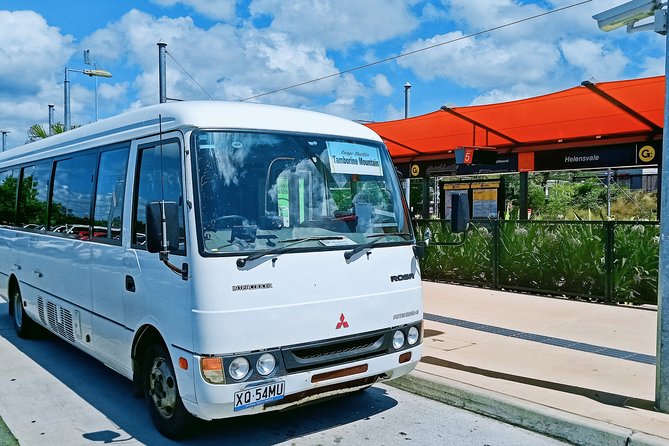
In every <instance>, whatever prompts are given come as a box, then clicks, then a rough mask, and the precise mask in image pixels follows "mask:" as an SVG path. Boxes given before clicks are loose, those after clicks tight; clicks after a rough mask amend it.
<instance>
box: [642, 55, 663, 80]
mask: <svg viewBox="0 0 669 446" xmlns="http://www.w3.org/2000/svg"><path fill="white" fill-rule="evenodd" d="M641 67H642V68H643V71H642V72H641V75H640V76H641V77H649V76H662V75H664V70H665V64H664V57H646V58H644V60H643V62H642V63H641Z"/></svg>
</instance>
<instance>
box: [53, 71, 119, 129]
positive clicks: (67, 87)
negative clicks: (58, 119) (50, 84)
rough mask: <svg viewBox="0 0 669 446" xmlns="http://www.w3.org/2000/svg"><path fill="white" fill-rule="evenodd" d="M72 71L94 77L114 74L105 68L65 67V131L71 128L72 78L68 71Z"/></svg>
mask: <svg viewBox="0 0 669 446" xmlns="http://www.w3.org/2000/svg"><path fill="white" fill-rule="evenodd" d="M70 71H71V72H73V73H83V74H85V75H87V76H91V77H94V76H96V77H112V74H111V73H110V72H109V71H105V70H97V69H95V70H75V69H74V68H68V67H65V82H64V85H63V89H64V94H63V96H64V98H63V102H64V105H63V114H64V115H65V118H64V120H65V125H64V128H63V131H64V132H67V131H68V130H70V79H69V77H68V73H69V72H70ZM96 97H97V95H96Z"/></svg>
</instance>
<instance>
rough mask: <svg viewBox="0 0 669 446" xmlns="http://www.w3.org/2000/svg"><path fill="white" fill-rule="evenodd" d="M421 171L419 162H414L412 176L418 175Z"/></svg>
mask: <svg viewBox="0 0 669 446" xmlns="http://www.w3.org/2000/svg"><path fill="white" fill-rule="evenodd" d="M419 173H420V167H419V166H418V164H414V165H412V166H411V176H412V177H417V176H418V174H419Z"/></svg>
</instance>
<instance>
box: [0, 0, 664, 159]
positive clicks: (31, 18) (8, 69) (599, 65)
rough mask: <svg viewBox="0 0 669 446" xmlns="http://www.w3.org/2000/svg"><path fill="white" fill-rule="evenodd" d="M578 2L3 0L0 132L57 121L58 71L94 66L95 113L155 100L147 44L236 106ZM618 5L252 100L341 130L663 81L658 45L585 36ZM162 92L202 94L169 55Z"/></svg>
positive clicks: (83, 119)
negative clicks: (310, 115)
mask: <svg viewBox="0 0 669 446" xmlns="http://www.w3.org/2000/svg"><path fill="white" fill-rule="evenodd" d="M578 2H579V0H550V1H549V0H538V1H531V0H522V1H521V0H292V1H284V0H237V1H235V0H143V1H142V0H138V1H129V0H96V1H90V0H68V1H64V0H1V1H0V8H2V9H0V30H1V31H0V60H1V61H2V64H0V128H2V129H7V130H9V131H10V132H11V133H10V134H9V135H8V147H10V148H11V147H14V146H17V145H20V144H22V143H24V142H25V140H26V139H27V130H28V128H29V126H30V125H31V124H34V123H42V124H46V122H47V120H48V108H47V107H48V104H49V103H53V104H55V109H56V120H57V121H61V122H62V121H63V114H62V113H63V69H64V67H65V66H68V67H71V68H76V69H81V68H88V67H87V66H85V65H84V61H83V51H84V50H86V49H89V50H90V51H91V55H92V58H93V60H94V61H96V62H97V64H98V66H99V68H104V69H106V70H108V71H110V72H112V73H113V78H111V79H100V80H99V88H98V98H99V116H100V118H101V119H102V118H105V117H108V116H112V115H114V114H117V113H121V112H123V111H126V110H128V109H132V108H136V107H141V106H145V105H150V104H153V103H156V102H158V75H157V70H158V66H157V65H158V64H157V60H158V48H157V46H156V43H157V42H158V41H159V40H162V41H164V42H166V43H167V50H168V52H169V53H170V55H172V56H173V57H174V59H176V61H178V63H179V64H181V65H182V66H183V67H184V68H185V69H186V70H187V71H188V73H190V75H192V76H193V77H194V78H195V79H196V80H197V82H198V83H199V84H200V85H201V86H202V87H203V88H204V90H206V92H207V93H208V94H209V95H211V96H213V97H214V98H215V99H221V100H233V101H234V100H241V99H245V98H248V97H250V96H253V95H256V94H261V93H264V92H267V91H271V90H275V89H279V88H282V87H286V86H289V85H292V84H296V83H300V82H303V81H307V80H310V79H314V78H318V77H321V76H327V75H329V74H332V73H336V72H338V71H343V70H347V69H350V68H353V67H357V66H360V65H363V64H367V63H370V62H374V61H376V60H379V59H384V58H388V57H392V56H395V55H398V54H400V53H404V52H407V51H412V50H416V49H419V48H423V47H426V46H430V45H434V44H438V43H441V42H445V41H448V40H452V39H457V38H459V37H462V36H466V35H469V34H472V33H477V32H480V31H484V30H487V29H490V28H493V27H496V26H499V25H503V24H506V23H509V22H513V21H515V20H519V19H522V18H526V17H530V16H533V15H536V14H540V13H542V12H546V11H550V10H553V9H556V8H560V7H564V6H566V5H570V4H573V3H578ZM621 3H623V0H593V1H591V2H589V3H586V4H584V5H580V6H576V7H573V8H570V9H568V10H565V11H561V12H557V13H555V14H550V15H548V16H545V17H543V18H539V19H535V20H531V21H527V22H524V23H522V24H519V25H514V26H511V27H508V28H505V29H503V30H498V31H495V32H491V33H488V34H483V35H479V36H476V37H474V38H469V39H465V40H460V41H458V42H457V43H453V44H447V45H443V46H439V47H437V48H434V49H431V50H428V51H424V52H421V53H419V54H415V55H412V56H407V57H403V58H400V59H397V60H394V61H390V62H387V63H383V64H379V65H375V66H373V67H371V68H368V69H364V70H358V71H354V72H351V73H347V74H344V75H340V76H335V77H332V78H329V79H327V80H324V81H321V82H315V83H311V84H308V85H305V86H303V87H299V88H294V89H290V90H285V91H282V92H280V93H276V94H272V95H267V96H262V97H260V98H258V99H255V100H254V101H256V102H263V103H271V104H280V105H288V106H294V107H301V108H308V109H312V110H318V111H323V112H327V113H332V114H336V115H340V116H343V117H346V118H349V119H358V120H374V121H385V120H390V119H398V118H401V117H402V116H403V113H404V111H403V106H404V101H403V91H404V88H403V86H404V84H405V83H406V82H410V83H411V84H412V86H413V87H412V89H411V115H417V114H423V113H428V112H431V111H434V110H437V109H438V108H439V107H440V106H441V105H445V104H447V105H451V106H462V105H470V104H481V103H490V102H498V101H506V100H513V99H518V98H523V97H529V96H535V95H540V94H545V93H549V92H552V91H557V90H561V89H565V88H570V87H573V86H575V85H578V84H579V83H580V82H581V81H583V80H586V79H592V78H594V79H595V80H598V81H608V80H616V79H629V78H637V77H643V76H653V75H659V74H663V73H664V38H663V37H661V36H659V35H656V34H654V33H651V32H646V33H638V34H634V35H628V34H626V33H625V32H624V30H618V31H613V32H610V33H604V32H601V31H599V29H598V28H597V25H596V22H595V21H594V20H593V19H592V18H591V16H592V15H593V14H595V13H597V12H600V11H603V10H605V9H608V8H611V7H613V6H616V5H618V4H621ZM167 67H168V73H167V84H168V91H167V94H168V97H172V98H179V99H208V97H207V94H205V93H204V92H203V91H202V90H201V89H200V88H199V87H198V86H197V85H196V84H195V83H194V82H193V81H192V80H191V79H190V77H189V76H188V74H186V73H185V72H184V71H183V70H182V69H181V68H180V67H179V66H178V65H177V63H175V61H174V60H173V59H172V58H170V57H168V58H167ZM70 80H71V83H72V92H71V96H72V122H73V123H74V124H87V123H89V122H91V121H92V120H94V118H95V112H94V103H95V98H94V80H93V79H91V78H89V77H87V76H84V75H81V74H78V73H71V74H70Z"/></svg>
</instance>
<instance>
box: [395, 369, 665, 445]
mask: <svg viewBox="0 0 669 446" xmlns="http://www.w3.org/2000/svg"><path fill="white" fill-rule="evenodd" d="M386 384H388V385H391V386H394V387H397V388H398V389H402V390H406V391H409V392H412V393H415V394H417V395H421V396H424V397H426V398H430V399H433V400H436V401H441V402H443V403H446V404H449V405H451V406H455V407H460V408H462V409H466V410H469V411H471V412H475V413H479V414H482V415H486V416H488V417H491V418H495V419H497V420H500V421H503V422H505V423H509V424H513V425H515V426H519V427H523V428H525V429H528V430H531V431H534V432H537V433H540V434H543V435H548V436H550V437H553V438H557V439H560V440H563V441H567V442H570V443H573V444H577V445H583V446H605V445H612V446H613V445H615V446H617V445H620V446H661V445H664V446H666V445H667V444H668V442H669V439H666V438H660V437H656V436H653V435H648V434H645V433H642V432H635V431H633V430H631V429H628V428H624V427H621V426H617V425H613V424H610V423H606V422H604V421H600V420H594V419H591V418H587V417H584V416H580V415H576V414H572V413H569V412H564V411H561V410H557V409H554V408H551V407H547V406H543V405H541V404H537V403H533V402H531V401H525V400H521V399H519V398H513V397H510V396H508V395H503V394H500V393H497V392H494V391H490V390H485V389H481V388H478V387H475V386H472V385H468V384H465V383H461V382H457V381H453V380H450V379H447V378H443V377H435V376H434V375H431V374H429V373H426V372H423V371H420V370H414V371H413V372H411V373H410V374H409V375H405V376H403V377H401V378H398V379H395V380H392V381H387V382H386Z"/></svg>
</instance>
